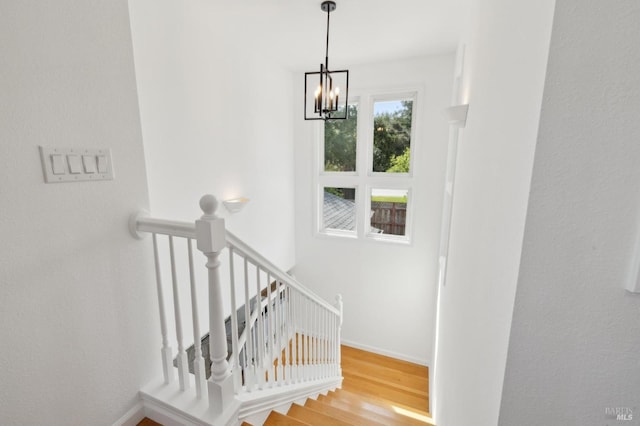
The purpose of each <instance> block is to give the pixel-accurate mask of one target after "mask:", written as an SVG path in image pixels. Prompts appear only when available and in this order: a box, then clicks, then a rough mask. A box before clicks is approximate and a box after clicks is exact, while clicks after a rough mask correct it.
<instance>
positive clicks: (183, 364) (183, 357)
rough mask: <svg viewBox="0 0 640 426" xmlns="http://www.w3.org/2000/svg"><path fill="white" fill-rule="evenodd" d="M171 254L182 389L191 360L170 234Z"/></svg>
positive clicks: (178, 361) (179, 372)
mask: <svg viewBox="0 0 640 426" xmlns="http://www.w3.org/2000/svg"><path fill="white" fill-rule="evenodd" d="M169 255H170V257H171V284H172V288H173V313H174V316H175V320H176V340H177V341H178V357H177V363H178V381H179V383H180V390H185V389H186V388H188V387H189V361H188V359H187V353H186V352H185V350H184V342H183V339H182V314H181V312H180V296H179V294H178V278H177V277H176V260H175V255H174V250H173V236H171V235H169Z"/></svg>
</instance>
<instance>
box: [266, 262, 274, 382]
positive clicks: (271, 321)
mask: <svg viewBox="0 0 640 426" xmlns="http://www.w3.org/2000/svg"><path fill="white" fill-rule="evenodd" d="M271 297H272V296H271V274H267V300H268V301H269V305H268V306H269V308H268V311H267V312H268V315H267V324H268V328H269V330H268V331H269V339H268V340H269V343H268V344H269V367H268V368H269V386H274V385H275V384H276V381H275V377H276V376H275V366H274V360H275V358H274V349H273V345H274V341H273V333H274V331H275V326H274V322H275V320H276V314H275V310H274V309H275V301H273V300H272V299H271Z"/></svg>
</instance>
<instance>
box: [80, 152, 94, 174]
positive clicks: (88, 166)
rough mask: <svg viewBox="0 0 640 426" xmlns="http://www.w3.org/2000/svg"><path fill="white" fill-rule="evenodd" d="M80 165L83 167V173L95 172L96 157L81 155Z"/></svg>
mask: <svg viewBox="0 0 640 426" xmlns="http://www.w3.org/2000/svg"><path fill="white" fill-rule="evenodd" d="M82 164H83V165H84V172H85V173H95V172H96V157H95V156H94V155H83V156H82Z"/></svg>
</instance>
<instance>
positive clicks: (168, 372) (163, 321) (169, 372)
mask: <svg viewBox="0 0 640 426" xmlns="http://www.w3.org/2000/svg"><path fill="white" fill-rule="evenodd" d="M153 259H154V261H155V265H156V289H157V291H158V307H159V308H160V332H161V333H162V349H161V350H160V354H161V356H162V374H163V376H164V383H165V384H169V383H172V382H173V381H174V380H175V376H174V375H173V367H172V365H171V358H172V355H171V346H169V337H168V334H167V315H166V313H165V308H164V293H163V290H162V274H161V273H160V260H159V258H158V241H157V237H156V234H153Z"/></svg>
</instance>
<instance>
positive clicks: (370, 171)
mask: <svg viewBox="0 0 640 426" xmlns="http://www.w3.org/2000/svg"><path fill="white" fill-rule="evenodd" d="M352 99H353V101H352V103H350V104H349V105H348V107H347V108H348V111H347V117H348V118H347V119H346V120H336V121H326V122H324V124H323V125H321V127H320V130H319V134H318V154H319V157H320V158H319V161H318V162H317V164H318V185H317V200H318V209H317V210H316V211H317V216H318V221H317V223H318V230H319V232H320V234H323V235H330V236H340V237H352V238H368V239H372V240H379V241H397V242H409V241H410V237H411V229H410V228H411V220H410V219H411V203H412V197H411V187H412V180H413V168H412V167H413V158H414V157H415V155H414V151H415V145H416V144H415V142H414V140H415V133H416V132H415V127H416V126H415V117H416V114H415V106H416V99H417V91H415V92H408V93H395V94H394V93H389V94H373V93H362V94H360V96H357V97H354V98H352Z"/></svg>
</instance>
